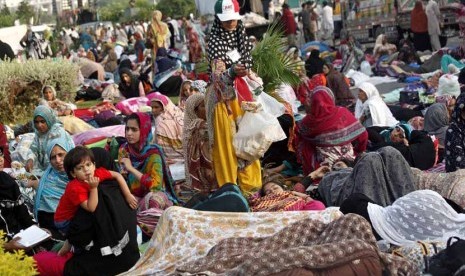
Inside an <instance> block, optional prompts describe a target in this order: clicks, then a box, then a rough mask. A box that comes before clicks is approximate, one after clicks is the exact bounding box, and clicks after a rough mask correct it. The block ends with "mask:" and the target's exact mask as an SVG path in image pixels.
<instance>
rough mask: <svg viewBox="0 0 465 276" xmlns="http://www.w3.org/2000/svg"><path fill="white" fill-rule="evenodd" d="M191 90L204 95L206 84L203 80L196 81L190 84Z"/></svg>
mask: <svg viewBox="0 0 465 276" xmlns="http://www.w3.org/2000/svg"><path fill="white" fill-rule="evenodd" d="M191 88H195V89H197V90H198V91H199V92H200V93H202V94H205V91H206V90H207V83H206V82H205V81H203V80H196V81H193V82H192V83H191Z"/></svg>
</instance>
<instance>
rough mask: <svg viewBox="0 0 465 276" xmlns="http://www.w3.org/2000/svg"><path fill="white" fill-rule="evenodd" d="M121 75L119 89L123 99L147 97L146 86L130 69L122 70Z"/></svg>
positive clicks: (120, 70)
mask: <svg viewBox="0 0 465 276" xmlns="http://www.w3.org/2000/svg"><path fill="white" fill-rule="evenodd" d="M119 75H120V79H121V82H120V84H119V86H118V88H119V91H120V92H121V94H122V95H123V97H125V98H126V99H130V98H135V97H144V96H145V90H144V84H143V83H142V82H141V81H140V80H139V79H138V78H137V77H136V76H135V75H134V74H133V73H132V71H131V70H130V69H129V68H125V67H123V68H120V69H119Z"/></svg>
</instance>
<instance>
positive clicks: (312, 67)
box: [305, 49, 325, 78]
mask: <svg viewBox="0 0 465 276" xmlns="http://www.w3.org/2000/svg"><path fill="white" fill-rule="evenodd" d="M324 64H325V61H324V60H322V59H321V58H320V51H319V50H317V49H313V50H312V51H311V52H310V56H309V57H308V59H307V61H305V71H307V77H309V78H312V77H313V76H314V75H316V74H321V73H323V65H324Z"/></svg>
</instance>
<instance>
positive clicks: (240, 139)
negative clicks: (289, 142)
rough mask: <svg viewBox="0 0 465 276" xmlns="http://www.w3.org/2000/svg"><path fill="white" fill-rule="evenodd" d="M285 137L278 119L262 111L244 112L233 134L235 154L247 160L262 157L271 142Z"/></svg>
mask: <svg viewBox="0 0 465 276" xmlns="http://www.w3.org/2000/svg"><path fill="white" fill-rule="evenodd" d="M284 139H286V134H285V133H284V131H283V129H282V128H281V125H280V124H279V122H278V119H276V117H274V116H273V115H271V114H268V113H266V112H264V111H261V112H257V113H252V112H245V114H244V116H243V117H242V119H241V121H240V122H239V130H238V131H237V133H236V134H235V135H234V138H233V146H234V149H235V151H236V156H237V157H239V158H242V159H244V160H247V161H251V162H252V161H255V160H257V159H259V158H260V157H262V156H263V155H264V154H265V152H266V151H267V150H268V149H269V147H270V146H271V144H272V143H273V142H277V141H281V140H284Z"/></svg>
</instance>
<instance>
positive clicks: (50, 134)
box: [28, 105, 72, 175]
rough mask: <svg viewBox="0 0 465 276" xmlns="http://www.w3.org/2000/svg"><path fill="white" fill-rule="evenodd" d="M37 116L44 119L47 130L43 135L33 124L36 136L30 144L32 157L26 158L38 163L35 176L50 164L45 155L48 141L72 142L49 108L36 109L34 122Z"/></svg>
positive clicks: (40, 107) (43, 106) (47, 156)
mask: <svg viewBox="0 0 465 276" xmlns="http://www.w3.org/2000/svg"><path fill="white" fill-rule="evenodd" d="M38 116H40V117H42V118H44V120H45V122H46V124H47V127H48V130H47V132H45V133H40V132H39V131H38V130H37V129H36V127H35V124H33V128H34V132H35V134H36V135H35V137H34V141H33V142H32V144H31V152H32V153H33V156H28V159H35V160H37V161H38V164H37V165H38V166H37V168H38V169H39V170H40V172H36V174H38V175H41V174H42V171H44V170H45V169H46V168H47V166H48V165H49V164H50V160H49V155H48V154H46V153H47V145H48V144H49V141H51V140H54V139H57V138H63V139H67V140H69V141H71V142H72V138H71V136H70V135H69V134H68V133H67V132H66V131H65V129H64V128H63V125H62V124H61V122H60V121H58V118H57V116H56V113H55V111H54V110H53V109H51V108H50V107H48V106H45V105H39V106H38V107H36V109H35V110H34V120H35V119H36V118H37V117H38ZM69 141H68V143H69ZM34 157H35V158H34Z"/></svg>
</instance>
